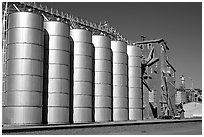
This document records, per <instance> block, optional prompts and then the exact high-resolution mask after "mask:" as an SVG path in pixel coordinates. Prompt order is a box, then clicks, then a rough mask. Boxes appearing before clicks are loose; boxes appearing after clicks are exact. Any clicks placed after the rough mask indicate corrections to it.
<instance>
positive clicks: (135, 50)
mask: <svg viewBox="0 0 204 137" xmlns="http://www.w3.org/2000/svg"><path fill="white" fill-rule="evenodd" d="M127 54H128V56H141V55H142V53H141V48H140V47H139V46H132V45H127Z"/></svg>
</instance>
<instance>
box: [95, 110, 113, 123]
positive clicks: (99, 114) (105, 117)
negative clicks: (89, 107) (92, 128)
mask: <svg viewBox="0 0 204 137" xmlns="http://www.w3.org/2000/svg"><path fill="white" fill-rule="evenodd" d="M111 115H112V110H111V109H110V108H97V107H95V108H94V119H95V122H108V121H111Z"/></svg>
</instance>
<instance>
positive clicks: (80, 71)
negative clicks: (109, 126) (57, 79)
mask: <svg viewBox="0 0 204 137" xmlns="http://www.w3.org/2000/svg"><path fill="white" fill-rule="evenodd" d="M70 36H71V37H72V39H73V42H72V43H73V45H71V46H72V47H71V48H72V56H73V57H72V58H73V70H72V73H73V102H72V103H73V122H74V123H89V122H92V121H93V95H94V93H93V77H94V76H93V65H94V64H93V56H94V48H93V44H92V33H91V32H90V31H88V30H84V29H72V30H71V31H70Z"/></svg>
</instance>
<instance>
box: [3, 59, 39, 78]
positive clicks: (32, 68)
mask: <svg viewBox="0 0 204 137" xmlns="http://www.w3.org/2000/svg"><path fill="white" fill-rule="evenodd" d="M42 68H43V62H42V61H37V60H29V59H12V60H8V61H7V69H6V74H7V75H12V74H28V75H29V74H31V75H38V76H42V75H43V70H42Z"/></svg>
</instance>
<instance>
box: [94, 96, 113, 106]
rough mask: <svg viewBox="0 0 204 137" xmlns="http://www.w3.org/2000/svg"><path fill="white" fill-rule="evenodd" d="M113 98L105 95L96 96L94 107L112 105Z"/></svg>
mask: <svg viewBox="0 0 204 137" xmlns="http://www.w3.org/2000/svg"><path fill="white" fill-rule="evenodd" d="M111 105H112V98H111V97H104V96H94V107H104V108H105V107H109V108H110V107H111Z"/></svg>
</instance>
